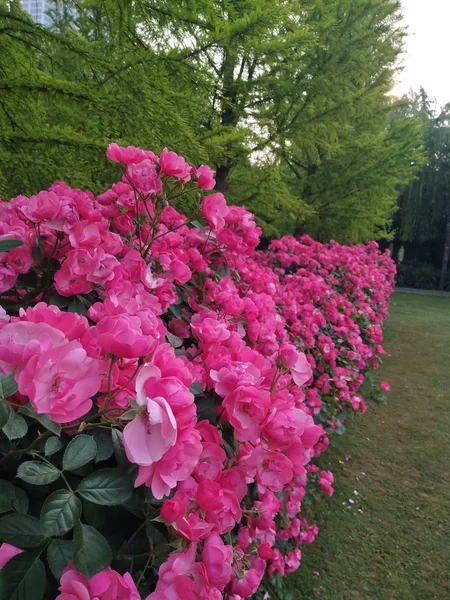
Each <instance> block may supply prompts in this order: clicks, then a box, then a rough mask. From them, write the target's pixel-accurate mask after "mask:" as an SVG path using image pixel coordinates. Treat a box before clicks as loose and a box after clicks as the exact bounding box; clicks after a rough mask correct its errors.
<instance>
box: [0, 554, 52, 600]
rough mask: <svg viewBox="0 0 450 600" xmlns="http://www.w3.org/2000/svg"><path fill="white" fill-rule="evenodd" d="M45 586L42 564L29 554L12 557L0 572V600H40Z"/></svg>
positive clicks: (37, 558) (36, 557) (33, 555)
mask: <svg viewBox="0 0 450 600" xmlns="http://www.w3.org/2000/svg"><path fill="white" fill-rule="evenodd" d="M45 586H46V578H45V567H44V564H43V562H42V561H41V560H40V558H39V556H36V555H35V554H33V553H31V552H23V553H22V554H18V555H16V556H13V558H12V559H11V560H9V561H8V562H7V563H6V565H5V566H4V567H3V569H2V570H1V571H0V600H42V598H43V597H44V592H45Z"/></svg>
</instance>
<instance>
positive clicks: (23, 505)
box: [12, 485, 30, 515]
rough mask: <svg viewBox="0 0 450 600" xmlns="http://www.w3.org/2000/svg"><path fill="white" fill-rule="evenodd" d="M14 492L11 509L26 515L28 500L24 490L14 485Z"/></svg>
mask: <svg viewBox="0 0 450 600" xmlns="http://www.w3.org/2000/svg"><path fill="white" fill-rule="evenodd" d="M14 494H15V496H14V500H13V501H12V507H13V510H14V511H15V512H17V513H20V514H22V515H26V514H27V512H28V508H29V506H30V501H29V499H28V496H27V494H26V492H24V490H23V489H22V488H20V487H19V486H18V485H15V486H14Z"/></svg>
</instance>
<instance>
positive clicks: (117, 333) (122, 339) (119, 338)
mask: <svg viewBox="0 0 450 600" xmlns="http://www.w3.org/2000/svg"><path fill="white" fill-rule="evenodd" d="M94 331H95V336H96V339H97V342H98V345H99V346H100V348H101V349H102V350H103V351H104V352H105V354H112V355H114V356H120V357H123V358H139V357H141V356H146V355H147V354H149V353H150V352H152V351H153V350H154V349H155V348H156V346H157V344H158V339H157V338H156V337H154V336H151V335H149V334H147V335H144V334H143V332H142V328H141V320H140V319H139V318H138V317H130V316H128V315H126V314H121V315H115V316H112V317H103V319H101V320H100V321H99V322H98V323H97V325H96V326H95V328H94Z"/></svg>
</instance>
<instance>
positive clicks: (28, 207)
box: [20, 192, 61, 223]
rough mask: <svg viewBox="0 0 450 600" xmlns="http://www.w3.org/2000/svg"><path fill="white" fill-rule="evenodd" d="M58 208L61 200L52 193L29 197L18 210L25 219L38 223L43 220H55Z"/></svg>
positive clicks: (40, 193) (41, 193)
mask: <svg viewBox="0 0 450 600" xmlns="http://www.w3.org/2000/svg"><path fill="white" fill-rule="evenodd" d="M60 208H61V199H60V198H59V196H57V195H56V194H55V193H54V192H39V194H37V195H36V196H31V197H30V199H29V200H28V203H27V204H25V205H24V206H22V207H21V209H20V210H21V212H22V214H23V215H24V216H25V217H26V218H27V219H29V220H30V221H32V222H33V223H39V222H40V221H43V220H44V219H55V218H56V217H57V215H58V213H59V210H60Z"/></svg>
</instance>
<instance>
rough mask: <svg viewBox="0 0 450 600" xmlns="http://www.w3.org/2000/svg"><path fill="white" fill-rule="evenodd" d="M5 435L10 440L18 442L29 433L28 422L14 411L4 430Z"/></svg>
mask: <svg viewBox="0 0 450 600" xmlns="http://www.w3.org/2000/svg"><path fill="white" fill-rule="evenodd" d="M2 431H3V433H4V434H5V435H6V437H7V438H8V439H9V440H18V439H20V438H23V436H24V435H26V433H27V431H28V425H27V422H26V421H25V419H24V418H23V417H21V416H20V415H18V414H17V413H15V412H14V411H13V410H12V411H11V412H10V413H9V417H8V421H7V422H6V425H4V426H3V428H2Z"/></svg>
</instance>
